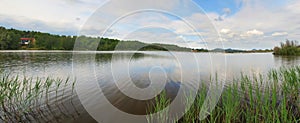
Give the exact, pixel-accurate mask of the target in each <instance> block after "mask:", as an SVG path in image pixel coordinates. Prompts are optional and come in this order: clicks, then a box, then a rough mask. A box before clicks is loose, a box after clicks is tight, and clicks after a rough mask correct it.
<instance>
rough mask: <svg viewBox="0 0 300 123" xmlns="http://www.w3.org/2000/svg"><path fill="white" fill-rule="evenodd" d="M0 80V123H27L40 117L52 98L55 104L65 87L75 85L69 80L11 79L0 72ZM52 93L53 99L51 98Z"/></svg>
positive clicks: (17, 77) (16, 77)
mask: <svg viewBox="0 0 300 123" xmlns="http://www.w3.org/2000/svg"><path fill="white" fill-rule="evenodd" d="M0 78H1V80H0V105H1V106H0V111H1V113H0V122H1V121H2V122H23V121H27V122H29V121H31V120H32V119H35V117H41V116H42V114H43V113H42V112H41V111H42V110H44V109H41V107H45V106H43V105H51V104H52V103H53V102H50V99H51V100H53V99H52V98H56V102H57V100H58V98H63V95H64V94H66V93H65V89H66V88H67V86H71V85H74V83H75V82H71V81H69V78H67V79H66V80H62V79H52V78H49V77H48V78H46V79H42V78H33V77H29V78H26V77H19V76H14V77H12V76H10V75H9V74H5V73H3V72H1V71H0ZM60 91H62V92H63V93H62V94H61V92H60ZM72 91H73V89H72ZM53 93H55V94H54V97H53V96H51V95H53ZM72 94H73V92H72ZM58 95H59V96H58Z"/></svg>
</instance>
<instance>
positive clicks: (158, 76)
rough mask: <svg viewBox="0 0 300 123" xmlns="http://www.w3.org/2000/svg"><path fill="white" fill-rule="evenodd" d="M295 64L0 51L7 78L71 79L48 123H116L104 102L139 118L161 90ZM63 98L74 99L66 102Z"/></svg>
mask: <svg viewBox="0 0 300 123" xmlns="http://www.w3.org/2000/svg"><path fill="white" fill-rule="evenodd" d="M299 64H300V57H283V56H274V55H272V53H247V54H238V53H237V54H224V53H191V52H158V51H153V52H143V51H140V52H87V51H82V52H79V51H78V52H66V51H1V52H0V69H2V70H4V73H9V74H10V75H11V76H16V75H19V76H26V77H39V78H46V77H52V78H67V77H70V78H71V79H76V89H75V90H76V92H77V95H76V96H75V97H74V98H72V99H71V98H64V99H63V101H64V102H66V103H65V104H64V105H67V106H65V108H63V109H62V110H61V109H60V108H61V107H60V106H56V108H52V109H53V110H54V111H53V112H54V113H52V115H53V116H50V117H47V120H44V121H51V122H83V121H84V122H96V121H95V120H93V118H95V117H97V114H99V113H104V114H105V115H101V116H98V118H100V119H101V118H103V119H111V120H112V119H113V120H112V121H113V122H115V121H118V120H116V119H122V118H119V117H122V116H121V115H120V116H118V115H116V114H117V113H116V112H111V109H110V108H109V106H108V105H107V104H106V103H107V102H106V101H109V103H110V104H112V106H114V107H116V109H118V110H119V111H121V112H125V113H127V114H132V115H144V114H146V105H147V104H148V102H147V100H152V99H153V98H154V97H155V96H156V95H157V94H159V92H161V90H167V93H168V96H170V97H176V95H177V94H178V92H179V91H180V90H179V89H180V88H181V87H184V88H186V89H191V90H193V89H194V90H197V89H198V87H199V86H201V84H202V83H204V84H209V82H210V78H211V77H212V76H214V75H217V76H218V77H219V78H218V79H219V80H222V81H226V82H228V83H230V82H231V80H232V79H233V78H234V77H239V76H240V74H241V73H245V74H266V73H267V72H268V71H269V70H270V69H277V68H280V67H282V66H286V67H289V66H294V65H299ZM225 85H226V83H225ZM66 97H68V96H66ZM104 98H105V99H104ZM68 100H75V101H74V103H73V102H72V104H71V103H68ZM174 100H176V98H175V99H174ZM55 109H56V110H55ZM100 110H101V111H100ZM107 110H109V111H107ZM66 112H67V113H66ZM114 113H116V114H114ZM54 114H56V115H54ZM122 115H123V114H122ZM57 117H60V118H57ZM53 119H55V120H53ZM104 121H108V120H104ZM112 121H110V122H112Z"/></svg>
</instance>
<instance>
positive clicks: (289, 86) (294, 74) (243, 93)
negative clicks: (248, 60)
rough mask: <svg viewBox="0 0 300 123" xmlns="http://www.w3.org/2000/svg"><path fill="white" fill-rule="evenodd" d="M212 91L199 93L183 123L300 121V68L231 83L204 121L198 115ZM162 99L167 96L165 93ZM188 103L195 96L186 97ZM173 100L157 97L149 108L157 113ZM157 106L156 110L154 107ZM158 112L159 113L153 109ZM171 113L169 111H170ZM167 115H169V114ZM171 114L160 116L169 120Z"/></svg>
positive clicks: (161, 118) (285, 69)
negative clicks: (207, 95) (208, 93)
mask: <svg viewBox="0 0 300 123" xmlns="http://www.w3.org/2000/svg"><path fill="white" fill-rule="evenodd" d="M207 90H208V88H202V89H200V90H199V92H198V94H197V96H196V98H195V100H194V102H193V105H192V106H191V107H190V108H189V109H188V110H187V112H186V113H185V115H184V116H183V117H182V118H181V119H180V120H179V121H177V122H179V123H201V122H203V123H207V122H208V123H215V122H217V123H225V122H226V123H231V122H234V123H235V122H238V123H240V122H241V123H256V122H261V123H273V122H282V123H297V122H300V67H299V66H298V67H297V66H295V67H291V68H280V69H278V70H271V71H270V72H269V73H268V74H267V75H251V76H250V75H243V74H241V76H240V77H239V78H238V79H234V80H233V81H232V82H231V84H227V87H226V88H225V89H224V91H223V93H222V95H221V98H220V100H219V102H218V104H217V105H216V107H215V109H214V110H213V111H212V112H210V115H209V116H208V117H206V119H204V120H199V119H198V116H199V113H200V110H201V108H202V105H203V103H204V100H205V98H206V94H207ZM161 96H166V94H162V95H161ZM185 98H186V100H187V101H189V100H192V99H189V98H191V96H189V95H186V96H185ZM169 103H170V100H169V99H167V98H166V97H160V98H157V99H156V100H155V101H154V103H153V104H152V105H150V106H149V111H151V112H149V114H150V115H149V118H148V121H149V122H151V119H152V117H151V116H152V115H151V113H153V112H158V111H160V110H163V109H164V108H166V106H165V105H167V104H169ZM153 106H154V107H153ZM150 109H155V110H150ZM167 111H168V110H167ZM166 114H167V113H166ZM167 116H168V115H165V116H160V117H158V118H159V120H162V121H167V119H168V117H167Z"/></svg>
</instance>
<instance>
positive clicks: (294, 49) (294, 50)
mask: <svg viewBox="0 0 300 123" xmlns="http://www.w3.org/2000/svg"><path fill="white" fill-rule="evenodd" d="M273 51H274V52H273V54H274V55H284V56H300V45H299V44H298V41H290V40H286V41H285V43H283V42H282V43H280V47H278V46H277V47H274V49H273Z"/></svg>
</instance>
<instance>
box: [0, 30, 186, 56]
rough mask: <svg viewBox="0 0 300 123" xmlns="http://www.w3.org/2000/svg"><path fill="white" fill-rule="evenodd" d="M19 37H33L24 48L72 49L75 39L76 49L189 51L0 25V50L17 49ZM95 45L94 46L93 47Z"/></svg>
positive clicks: (167, 45)
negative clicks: (33, 40)
mask: <svg viewBox="0 0 300 123" xmlns="http://www.w3.org/2000/svg"><path fill="white" fill-rule="evenodd" d="M20 38H35V40H36V42H35V43H34V44H32V43H31V44H29V45H28V46H27V47H26V49H36V50H73V48H74V44H75V41H77V42H76V48H78V50H98V51H113V50H143V51H144V50H160V51H168V50H171V51H191V49H189V48H184V47H179V46H176V45H169V44H157V43H156V44H147V43H142V42H139V41H120V40H118V39H109V38H100V37H97V38H94V37H86V36H79V37H77V36H65V35H52V34H49V33H41V32H37V31H20V30H16V29H6V28H4V27H1V26H0V50H19V49H22V47H21V46H20ZM76 39H77V40H76ZM95 46H96V47H95Z"/></svg>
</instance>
